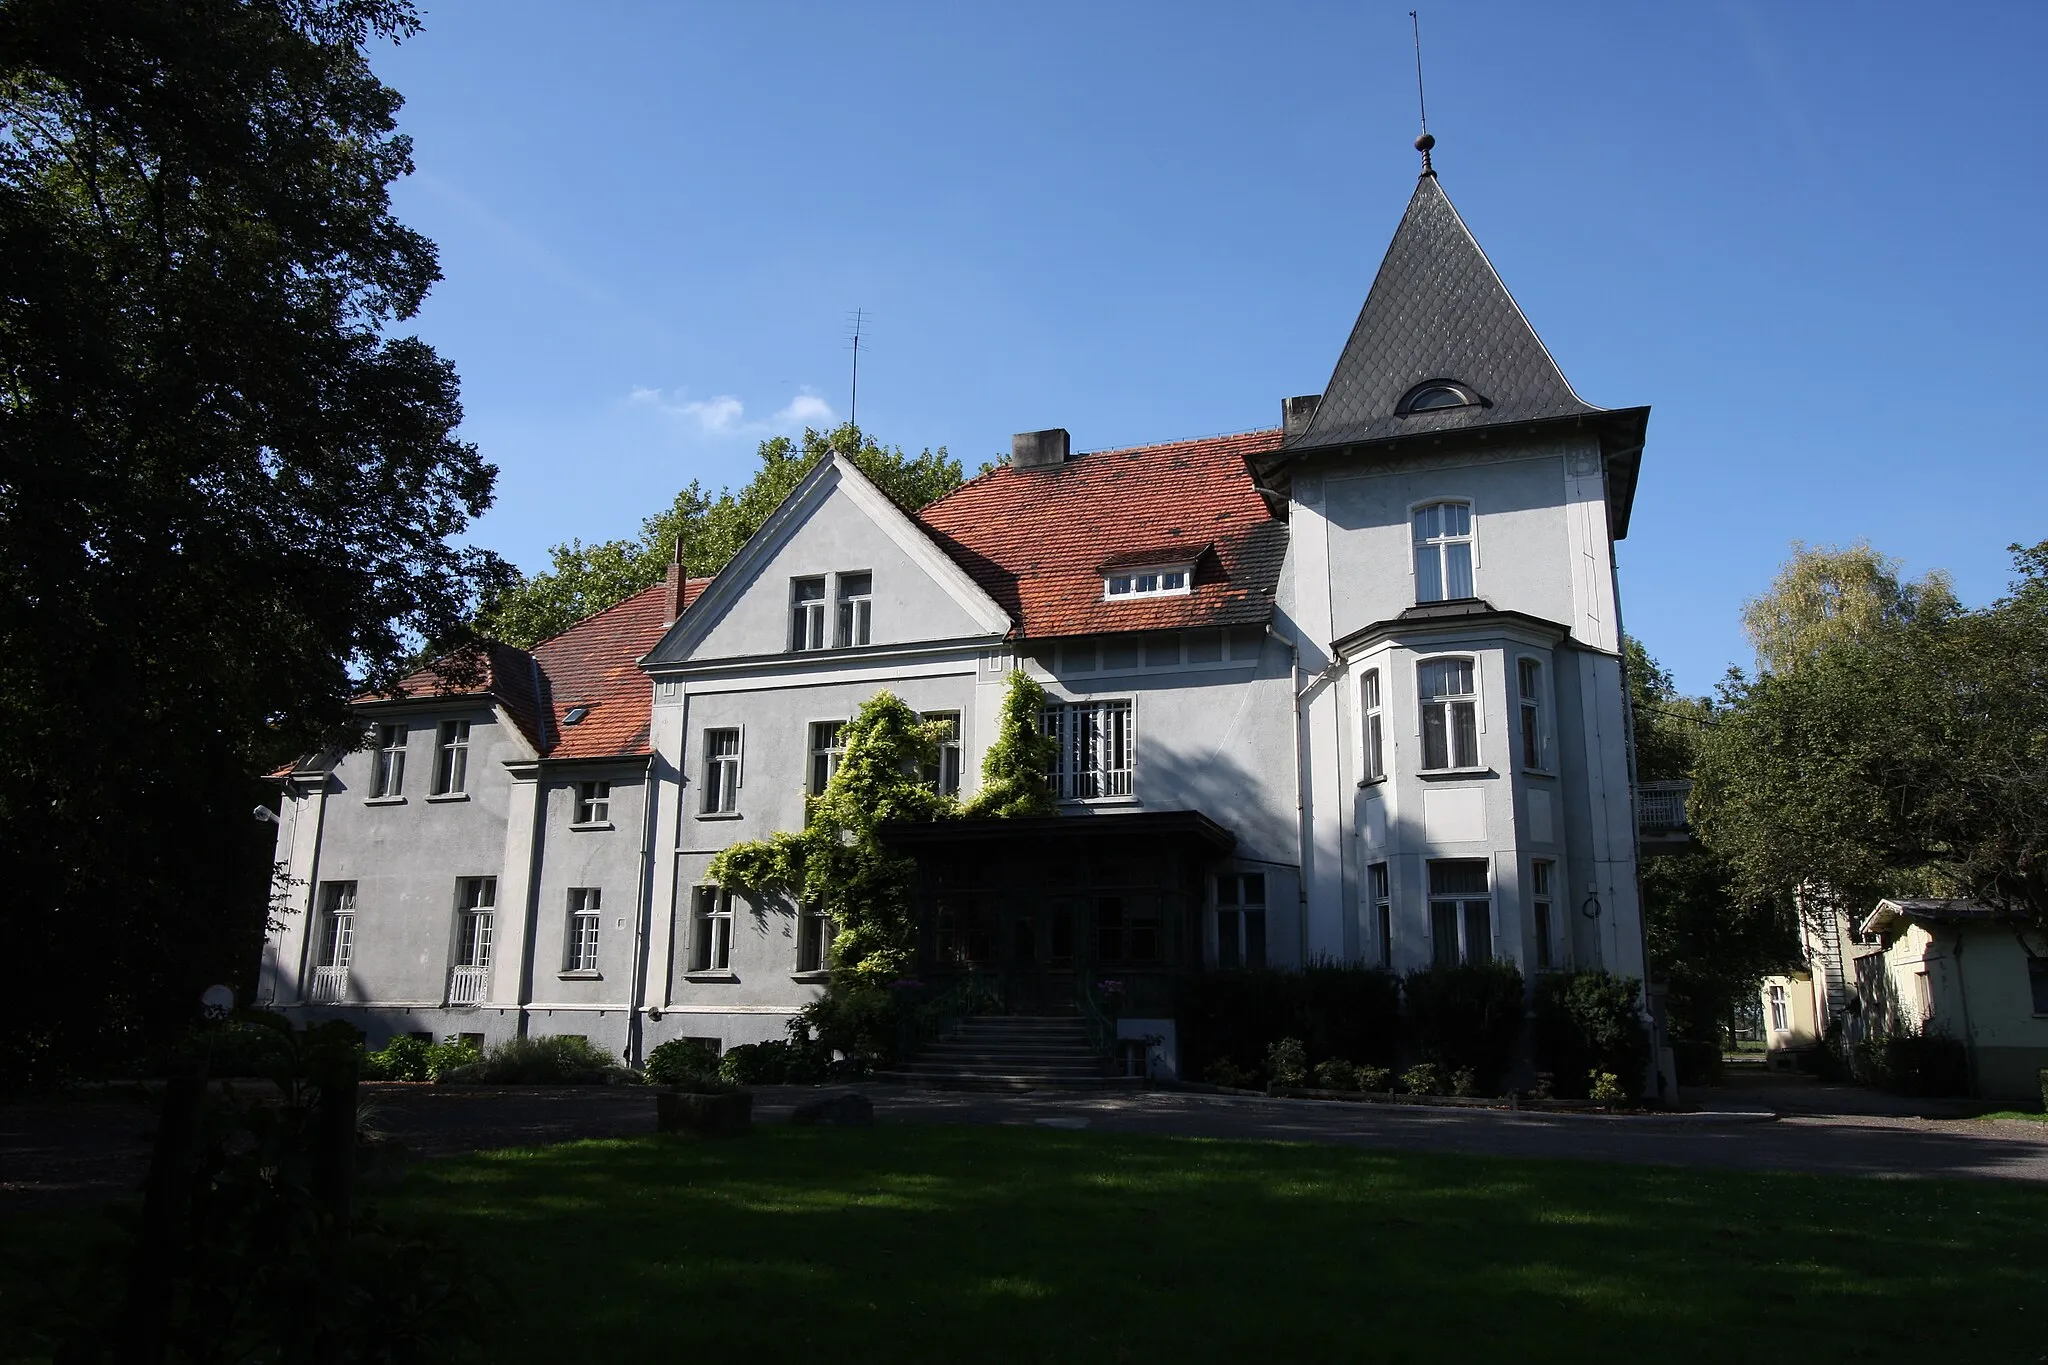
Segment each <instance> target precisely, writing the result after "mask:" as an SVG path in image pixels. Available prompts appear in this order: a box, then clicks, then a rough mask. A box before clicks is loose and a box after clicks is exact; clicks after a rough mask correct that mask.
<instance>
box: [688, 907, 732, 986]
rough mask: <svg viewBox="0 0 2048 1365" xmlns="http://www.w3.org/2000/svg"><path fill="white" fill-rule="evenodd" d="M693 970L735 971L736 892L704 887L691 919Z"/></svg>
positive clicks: (691, 967)
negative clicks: (733, 901)
mask: <svg viewBox="0 0 2048 1365" xmlns="http://www.w3.org/2000/svg"><path fill="white" fill-rule="evenodd" d="M691 919H692V923H691V926H690V970H691V971H693V972H724V971H730V970H732V892H730V891H727V890H726V889H725V888H723V887H719V886H700V887H698V888H697V892H696V904H695V906H694V907H693V910H692V915H691Z"/></svg>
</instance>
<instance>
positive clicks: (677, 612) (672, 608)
mask: <svg viewBox="0 0 2048 1365" xmlns="http://www.w3.org/2000/svg"><path fill="white" fill-rule="evenodd" d="M687 577H688V576H687V575H686V574H685V573H684V572H683V535H682V532H681V531H680V530H679V531H677V532H676V552H675V554H673V555H672V556H670V557H669V562H668V574H667V578H666V585H667V593H666V596H665V597H664V598H663V599H662V600H663V601H664V602H665V603H667V606H668V610H667V613H666V615H665V616H664V618H663V624H664V625H671V626H672V625H674V624H675V623H676V618H677V617H678V616H681V615H682V614H683V584H684V582H685V581H687Z"/></svg>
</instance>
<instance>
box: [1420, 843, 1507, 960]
mask: <svg viewBox="0 0 2048 1365" xmlns="http://www.w3.org/2000/svg"><path fill="white" fill-rule="evenodd" d="M1450 863H1459V864H1470V865H1472V866H1474V867H1480V868H1484V869H1485V875H1486V890H1485V892H1483V893H1475V892H1471V891H1444V892H1439V891H1438V890H1437V889H1436V868H1437V867H1438V865H1440V864H1450ZM1423 876H1424V877H1425V878H1426V879H1427V880H1426V889H1427V891H1428V893H1429V951H1430V961H1431V962H1432V963H1434V964H1436V965H1438V966H1448V965H1450V962H1451V960H1452V955H1451V954H1448V953H1446V952H1445V951H1444V938H1443V935H1442V933H1441V932H1440V930H1441V928H1442V925H1441V923H1440V919H1439V915H1440V910H1441V909H1442V908H1445V907H1455V908H1454V909H1453V911H1452V914H1453V917H1454V919H1455V921H1456V928H1457V940H1458V941H1457V946H1456V954H1455V961H1456V962H1458V963H1460V964H1463V965H1467V966H1469V965H1471V964H1473V963H1475V962H1491V961H1492V960H1493V959H1494V956H1495V954H1494V951H1493V936H1494V926H1495V915H1494V905H1493V900H1494V896H1493V890H1494V888H1493V865H1492V863H1491V862H1489V861H1488V860H1486V859H1484V858H1432V859H1430V860H1429V861H1428V864H1427V865H1426V866H1425V867H1424V869H1423ZM1475 906H1476V907H1479V908H1480V910H1481V913H1483V914H1484V915H1485V917H1486V942H1485V943H1484V944H1483V945H1480V947H1481V948H1482V949H1483V951H1484V953H1485V956H1483V957H1475V956H1474V955H1473V951H1474V944H1473V942H1472V912H1473V908H1474V907H1475Z"/></svg>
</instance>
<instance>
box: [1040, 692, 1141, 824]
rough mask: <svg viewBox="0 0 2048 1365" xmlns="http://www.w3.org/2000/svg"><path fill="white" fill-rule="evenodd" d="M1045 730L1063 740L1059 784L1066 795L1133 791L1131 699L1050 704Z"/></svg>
mask: <svg viewBox="0 0 2048 1365" xmlns="http://www.w3.org/2000/svg"><path fill="white" fill-rule="evenodd" d="M1039 728H1040V729H1041V730H1042V731H1043V732H1044V733H1045V734H1047V735H1049V736H1051V737H1052V738H1054V739H1057V740H1058V741H1059V742H1060V757H1059V779H1058V784H1057V785H1058V789H1059V796H1060V797H1061V799H1063V800H1070V801H1085V800H1090V799H1092V798H1095V797H1102V796H1129V795H1131V791H1132V776H1133V770H1134V766H1135V765H1134V756H1135V750H1136V734H1135V732H1134V730H1133V729H1132V724H1131V704H1130V702H1128V701H1091V702H1072V703H1062V704H1057V705H1053V706H1048V707H1046V708H1045V711H1044V712H1043V714H1042V715H1041V716H1040V718H1039Z"/></svg>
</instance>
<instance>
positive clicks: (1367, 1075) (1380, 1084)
mask: <svg viewBox="0 0 2048 1365" xmlns="http://www.w3.org/2000/svg"><path fill="white" fill-rule="evenodd" d="M1358 1088H1359V1089H1360V1090H1364V1091H1369V1092H1370V1093H1372V1094H1375V1095H1384V1094H1386V1093H1387V1092H1388V1091H1390V1090H1392V1089H1393V1088H1394V1073H1393V1072H1391V1071H1389V1070H1387V1069H1386V1068H1385V1067H1383V1066H1362V1067H1360V1068H1358Z"/></svg>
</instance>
